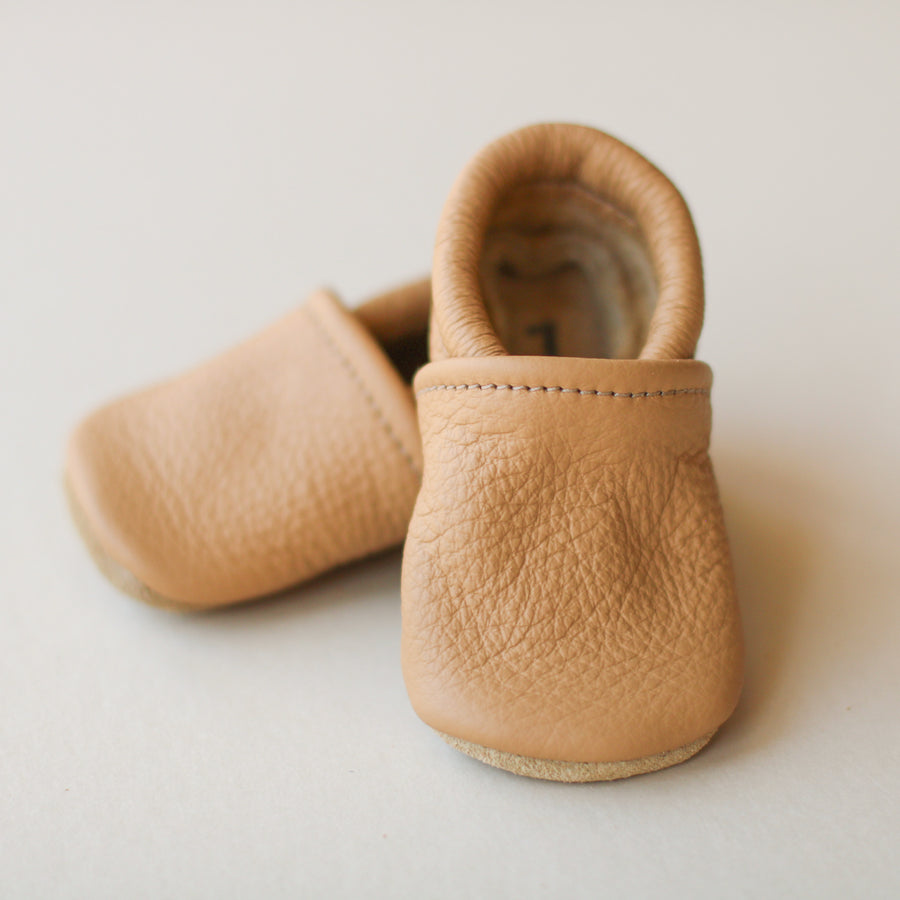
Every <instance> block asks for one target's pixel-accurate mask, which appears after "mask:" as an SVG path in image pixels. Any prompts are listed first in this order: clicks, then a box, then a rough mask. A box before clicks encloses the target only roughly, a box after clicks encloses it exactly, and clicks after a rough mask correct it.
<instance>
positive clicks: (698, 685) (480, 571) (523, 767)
mask: <svg viewBox="0 0 900 900" xmlns="http://www.w3.org/2000/svg"><path fill="white" fill-rule="evenodd" d="M433 295H434V296H433V313H432V338H431V343H432V356H433V359H434V360H435V361H434V362H432V363H430V364H429V365H427V366H426V367H425V368H423V369H422V370H420V372H419V373H418V375H417V376H416V379H415V384H414V387H415V391H416V395H417V399H418V414H419V426H420V430H421V434H422V442H423V447H424V460H425V461H424V480H423V483H422V489H421V492H420V494H419V498H418V500H417V502H416V507H415V510H414V513H413V518H412V522H411V525H410V530H409V536H408V539H407V544H406V550H405V554H404V562H403V667H404V676H405V678H406V684H407V687H408V690H409V695H410V698H411V700H412V703H413V706H414V708H415V710H416V712H417V713H418V714H419V716H420V717H421V718H422V719H424V721H425V722H427V723H428V724H429V725H431V726H432V727H433V728H435V729H436V730H437V731H439V732H440V733H441V734H442V736H444V737H445V738H446V740H447V741H449V743H451V744H452V745H453V746H454V747H457V748H458V749H460V750H462V751H463V752H465V753H468V754H470V755H471V756H474V757H476V758H478V759H480V760H483V761H484V762H487V763H490V764H491V765H494V766H498V767H500V768H503V769H508V770H510V771H512V772H517V773H520V774H523V775H529V776H533V777H538V778H548V779H554V780H559V781H594V780H605V779H612V778H622V777H626V776H629V775H635V774H638V773H641V772H649V771H653V770H655V769H660V768H663V767H664V766H669V765H672V764H673V763H677V762H680V761H681V760H684V759H687V758H688V757H690V756H691V755H693V754H694V753H696V752H697V751H698V750H699V749H700V748H701V747H703V745H704V744H705V743H706V742H707V741H708V740H709V739H710V737H711V736H712V734H713V732H715V731H716V729H717V728H718V727H719V726H720V725H721V724H722V722H723V721H724V720H725V719H726V718H727V717H728V716H729V714H730V713H731V711H732V709H733V708H734V706H735V703H736V702H737V699H738V694H739V692H740V686H741V669H742V640H741V629H740V622H739V618H738V609H737V605H736V602H735V590H734V580H733V575H732V568H731V562H730V558H729V548H728V540H727V536H726V534H725V527H724V524H723V520H722V511H721V508H720V505H719V498H718V491H717V487H716V482H715V479H714V477H713V471H712V468H711V465H710V460H709V456H708V454H707V449H708V443H709V431H710V396H709V393H710V384H711V380H712V377H711V373H710V370H709V368H708V367H707V366H706V365H705V364H703V363H702V362H697V361H694V360H693V359H692V356H693V354H694V348H695V345H696V342H697V337H698V335H699V332H700V326H701V321H702V317H703V281H702V272H701V264H700V251H699V248H698V244H697V237H696V234H695V232H694V227H693V224H692V222H691V217H690V214H689V212H688V209H687V207H686V206H685V203H684V201H683V200H682V198H681V196H680V195H679V193H678V191H677V190H676V189H675V187H674V186H673V185H672V184H671V183H670V182H669V181H668V179H667V178H666V177H665V176H664V175H663V174H662V173H661V172H659V171H658V170H657V169H656V168H654V167H653V166H652V165H651V164H650V163H649V162H647V161H646V160H645V159H643V158H642V157H641V156H640V155H639V154H638V153H636V152H635V151H634V150H632V149H630V148H629V147H626V146H625V145H623V144H621V143H619V142H618V141H616V140H615V139H613V138H611V137H609V136H608V135H605V134H602V133H600V132H597V131H594V130H592V129H588V128H583V127H578V126H573V125H539V126H535V127H532V128H526V129H524V130H522V131H518V132H515V133H513V134H511V135H509V136H507V137H505V138H503V139H501V140H499V141H497V142H495V143H494V144H491V145H490V146H489V147H487V149H485V150H484V151H483V152H481V153H480V154H478V155H477V156H476V157H475V159H474V160H473V161H472V162H471V164H470V165H469V166H468V167H467V168H466V169H465V171H464V172H463V173H462V175H461V177H460V178H459V179H458V180H457V182H456V184H455V186H454V188H453V190H452V192H451V194H450V198H449V200H448V201H447V204H446V206H445V208H444V213H443V218H442V221H441V224H440V228H439V231H438V238H437V248H436V252H435V268H434V279H433Z"/></svg>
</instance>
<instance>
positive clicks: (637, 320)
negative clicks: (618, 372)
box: [479, 182, 658, 359]
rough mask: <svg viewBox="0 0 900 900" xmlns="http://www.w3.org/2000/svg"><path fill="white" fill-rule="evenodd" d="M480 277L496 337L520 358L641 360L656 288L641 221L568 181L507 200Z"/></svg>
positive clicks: (527, 189)
mask: <svg viewBox="0 0 900 900" xmlns="http://www.w3.org/2000/svg"><path fill="white" fill-rule="evenodd" d="M479 274H480V280H481V287H482V292H483V296H484V298H485V305H486V307H487V310H488V315H489V316H490V318H491V321H492V323H493V326H494V329H495V331H496V333H497V336H498V338H499V339H500V341H501V342H502V343H503V345H504V347H505V348H506V350H507V351H508V352H509V353H511V354H514V355H526V356H574V357H594V358H597V357H599V358H608V359H629V358H633V357H637V356H638V355H639V353H640V351H641V348H642V347H643V345H644V343H645V341H646V338H647V331H648V328H649V325H650V317H651V316H652V314H653V310H654V308H655V306H656V300H657V293H658V291H657V285H656V280H655V277H654V273H653V266H652V264H651V261H650V254H649V251H648V249H647V247H646V244H645V242H644V240H643V238H642V236H641V234H640V231H639V230H638V228H637V227H636V225H635V224H634V223H633V222H632V221H631V219H629V218H628V217H627V216H625V215H624V214H623V213H621V212H619V211H618V210H616V209H615V208H614V207H613V206H611V205H610V204H609V203H607V202H606V201H605V200H603V199H602V198H600V197H599V196H597V195H596V194H593V193H591V192H590V191H588V190H586V189H585V188H583V187H581V186H579V185H576V184H571V183H566V182H537V183H532V184H525V185H521V186H519V187H518V188H515V189H514V190H513V191H511V192H510V193H509V194H507V195H506V197H504V198H503V200H502V201H501V202H500V203H499V204H498V206H497V209H496V210H495V211H494V214H493V216H492V219H491V222H490V223H489V226H488V229H487V232H486V235H485V241H484V249H483V253H482V258H481V269H480V273H479Z"/></svg>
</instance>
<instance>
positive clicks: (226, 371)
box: [66, 282, 431, 609]
mask: <svg viewBox="0 0 900 900" xmlns="http://www.w3.org/2000/svg"><path fill="white" fill-rule="evenodd" d="M430 291H431V288H430V284H429V283H428V282H421V283H417V284H413V285H409V286H407V287H406V288H403V289H400V290H397V291H393V292H391V293H388V294H385V295H383V296H380V297H378V298H376V299H374V300H372V301H370V302H369V303H367V304H365V305H363V306H362V307H360V308H359V309H357V310H355V311H353V312H351V311H349V310H347V309H346V308H345V307H343V306H342V305H341V303H340V302H339V301H338V300H337V298H336V297H335V296H333V295H332V294H330V293H327V292H325V291H322V292H319V293H316V294H314V295H313V296H312V297H311V298H310V299H309V300H308V302H307V303H306V304H305V305H304V306H302V307H301V308H300V309H298V310H296V311H295V312H293V313H291V314H290V315H288V316H287V317H286V318H284V319H282V320H281V321H280V322H278V323H276V324H275V325H273V326H272V327H270V328H269V329H268V330H266V331H264V332H263V333H262V334H260V335H258V336H257V337H255V338H254V339H252V340H250V341H249V342H247V343H245V344H243V345H241V346H239V347H236V348H235V349H233V350H231V351H229V352H227V353H225V354H223V355H222V356H220V357H218V358H216V359H214V360H212V361H211V362H208V363H207V364H206V365H203V366H201V367H200V368H198V369H195V370H194V371H192V372H189V373H187V374H185V375H183V376H181V377H180V378H176V379H174V380H173V381H169V382H167V383H165V384H161V385H159V386H157V387H153V388H150V389H149V390H145V391H142V392H140V393H137V394H134V395H132V396H129V397H125V398H124V399H121V400H119V401H117V402H115V403H112V404H111V405H109V406H106V407H104V408H103V409H100V410H99V411H97V412H95V413H94V414H93V415H91V416H90V417H89V418H88V419H87V420H86V421H84V422H83V423H82V424H81V425H80V426H79V427H78V428H77V429H76V431H75V432H74V434H73V436H72V438H71V441H70V444H69V448H68V455H67V460H66V483H67V488H68V494H69V499H70V503H71V508H72V511H73V514H74V518H75V520H76V522H77V524H78V525H79V528H80V530H81V533H82V535H83V537H84V539H85V541H86V543H87V545H88V547H89V548H90V550H91V552H92V553H93V555H94V557H95V559H96V561H97V562H98V564H99V566H100V568H101V569H102V570H103V572H104V573H105V574H106V575H107V576H108V577H109V578H110V579H111V580H112V581H113V582H114V583H115V584H116V585H117V586H118V587H120V588H122V589H123V590H125V591H127V592H128V593H130V594H133V595H135V596H136V597H139V598H140V599H142V600H146V601H147V602H149V603H153V604H156V605H159V606H165V607H170V608H179V609H201V608H208V607H214V606H222V605H224V604H229V603H236V602H238V601H241V600H248V599H251V598H255V597H260V596H262V595H265V594H270V593H273V592H276V591H280V590H282V589H284V588H287V587H290V586H292V585H295V584H298V583H299V582H301V581H304V580H306V579H308V578H312V577H313V576H315V575H318V574H319V573H322V572H324V571H326V570H327V569H331V568H332V567H334V566H338V565H341V564H342V563H346V562H349V561H351V560H355V559H358V558H360V557H363V556H366V555H369V554H372V553H376V552H378V551H380V550H384V549H386V548H388V547H391V546H394V545H396V544H399V543H400V542H401V541H402V540H403V537H404V534H405V532H406V526H407V524H408V522H409V516H410V513H411V511H412V507H413V503H414V501H415V496H416V491H417V490H418V487H419V478H420V469H421V451H420V445H419V437H418V429H417V427H416V421H415V407H414V402H413V396H412V389H411V384H410V382H411V378H412V373H413V372H414V371H415V369H416V368H417V367H418V365H420V364H421V362H423V361H424V357H425V352H426V337H425V335H426V329H427V318H428V303H429V299H430Z"/></svg>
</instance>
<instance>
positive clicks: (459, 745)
mask: <svg viewBox="0 0 900 900" xmlns="http://www.w3.org/2000/svg"><path fill="white" fill-rule="evenodd" d="M437 733H438V734H439V735H440V736H441V737H442V738H443V739H444V740H445V741H446V742H447V743H448V744H449V745H450V746H451V747H453V748H454V749H456V750H459V751H460V752H462V753H465V754H466V755H467V756H471V757H472V758H473V759H477V760H479V761H480V762H483V763H487V764H488V765H489V766H493V767H494V768H496V769H504V770H505V771H507V772H512V773H514V774H515V775H524V776H525V777H526V778H541V779H543V780H544V781H564V782H567V783H570V784H573V783H580V782H588V781H617V780H618V779H620V778H631V777H632V776H633V775H644V774H646V773H648V772H658V771H659V770H660V769H666V768H668V767H669V766H674V765H677V764H678V763H680V762H684V761H685V760H686V759H690V758H691V757H692V756H694V754H696V753H699V752H700V751H701V750H702V749H703V748H704V747H705V746H706V745H707V744H708V743H709V741H710V739H711V738H712V736H713V735H714V734H715V732H714V731H711V732H710V733H709V734H707V735H704V736H703V737H702V738H698V739H697V740H696V741H694V742H693V743H690V744H685V745H684V746H683V747H678V748H677V749H675V750H666V751H665V752H663V753H656V754H654V755H653V756H644V757H641V758H640V759H628V760H623V761H622V762H565V761H563V760H555V759H536V758H534V757H531V756H519V755H518V754H517V753H508V752H506V751H504V750H494V749H493V748H491V747H482V746H481V744H474V743H472V742H471V741H464V740H463V739H462V738H457V737H453V735H450V734H444V733H443V732H442V731H438V732H437Z"/></svg>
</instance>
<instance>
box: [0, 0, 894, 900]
mask: <svg viewBox="0 0 900 900" xmlns="http://www.w3.org/2000/svg"><path fill="white" fill-rule="evenodd" d="M898 43H900V7H898V6H897V5H896V4H894V3H889V2H885V3H874V2H860V3H854V4H850V3H844V2H837V0H834V2H825V0H820V2H797V3H792V4H784V3H765V2H764V3H760V4H750V5H748V4H726V3H712V2H710V3H691V2H687V3H678V4H674V3H662V2H660V3H633V4H632V3H629V4H624V3H619V4H612V3H587V2H584V3H576V2H572V0H558V2H554V3H542V4H530V3H523V2H518V3H508V2H494V3H490V2H480V3H474V2H469V0H462V2H457V3H454V4H443V5H437V4H433V5H429V4H423V3H412V2H399V0H395V2H383V3H370V4H364V3H358V4H348V3H329V4H323V3H310V2H294V3H288V2H284V3H271V2H270V3H251V2H233V0H226V2H217V3H213V2H206V3H202V2H188V3H184V2H178V3H176V2H173V0H157V2H155V3H153V4H123V3H112V2H110V3H105V4H103V3H97V2H92V0H86V2H83V3H78V4H70V3H62V2H57V3H41V2H30V0H29V2H25V0H0V895H2V896H3V897H4V898H31V897H41V898H55V897H67V898H68V897H91V898H107V897H108V898H121V897H129V898H143V897H147V898H151V897H152V898H160V897H178V898H205V897H215V898H232V897H234V898H238V897H248V896H253V897H273V898H279V897H326V898H329V897H360V896H367V897H381V896H384V897H388V896H390V897H418V898H422V897H434V898H443V897H454V898H456V897H491V898H495V897H496V898H501V897H515V898H517V900H523V898H530V897H569V898H581V897H585V898H587V897H591V898H594V897H598V896H616V897H659V896H667V897H688V896H689V897H692V898H698V897H710V898H712V897H722V896H730V897H787V896H790V897H819V898H821V897H848V896H865V897H869V898H878V897H884V898H888V897H896V896H898V894H900V867H898V864H897V861H896V850H897V842H898V834H900V801H898V797H900V552H898V542H900V474H898V456H900V389H898V383H900V354H898V353H897V340H898V331H900V313H898V309H900V301H898V284H900V254H898V251H897V244H898V238H900V183H898V177H897V174H896V166H897V159H898V156H900V124H898V116H897V108H898V91H897V87H898V83H900V63H898V55H897V47H898ZM547 119H557V120H575V121H580V122H585V123H587V124H592V125H596V126H599V127H601V128H604V129H607V130H609V131H611V132H612V133H614V134H616V135H618V136H620V137H622V138H623V139H625V140H626V141H628V142H630V143H632V144H634V145H635V146H636V147H637V148H638V149H640V150H642V151H643V152H644V153H646V154H647V155H648V156H649V157H650V158H651V159H652V160H654V161H655V162H657V163H658V164H659V165H660V166H661V167H662V168H663V169H664V170H665V171H666V172H667V173H668V174H669V175H670V176H671V177H672V178H673V179H674V180H675V182H676V183H677V184H678V185H679V186H680V187H681V188H682V189H683V191H684V193H685V194H686V196H687V198H688V201H689V203H690V205H691V207H692V209H693V211H694V214H695V217H696V220H697V223H698V226H699V230H700V235H701V241H702V244H703V248H704V252H705V258H706V266H707V274H708V316H707V325H706V329H705V332H704V336H703V339H702V342H701V352H700V355H701V357H702V358H704V359H705V360H707V361H708V362H710V363H711V364H712V366H713V368H714V370H715V373H716V386H715V389H714V409H715V416H716V424H715V429H714V433H715V437H714V455H715V460H716V463H717V467H718V471H719V475H720V479H721V484H722V491H723V496H724V499H725V503H726V506H727V514H728V519H729V525H730V529H731V532H732V536H733V542H734V554H735V559H736V563H737V568H738V573H739V581H740V593H741V601H742V606H743V610H744V616H745V621H746V631H747V639H748V655H749V660H748V672H747V686H746V691H745V695H744V698H743V701H742V703H741V705H740V707H739V710H738V712H737V714H736V715H735V717H734V718H733V720H732V721H731V722H730V723H729V724H728V726H727V727H726V728H725V729H724V730H723V731H722V733H721V734H720V735H719V737H718V738H717V740H716V741H715V742H714V743H713V744H711V745H710V747H709V748H708V749H707V750H706V751H704V752H703V753H702V754H701V755H700V756H698V757H697V758H696V759H695V760H694V761H692V762H690V763H688V764H686V765H684V766H680V767H677V768H675V769H671V770H669V771H667V772H664V773H661V774H657V775H651V776H647V777H642V778H638V779H634V780H632V781H627V782H621V783H616V784H607V785H593V786H586V787H571V786H563V785H554V784H546V783H539V782H533V781H527V780H522V779H518V778H515V777H513V776H510V775H507V774H505V773H499V772H495V771H493V770H491V769H489V768H487V767H484V766H482V765H480V764H478V763H476V762H474V761H472V760H469V759H467V758H465V757H463V756H462V755H460V754H458V753H455V752H454V751H452V750H451V749H449V748H448V747H446V746H445V745H444V744H443V743H442V742H441V741H440V740H439V739H438V738H436V737H435V736H434V735H433V734H432V733H431V732H430V731H429V730H428V729H427V728H426V727H425V726H423V725H421V724H420V723H419V722H418V720H417V719H416V718H415V717H414V715H413V713H412V712H411V710H410V708H409V706H408V703H407V700H406V697H405V692H404V688H403V683H402V679H401V675H400V669H399V659H398V645H399V624H400V614H399V554H392V555H389V556H386V557H383V558H381V559H378V560H376V561H373V562H369V563H366V564H362V565H359V566H356V567H353V568H351V569H349V570H347V571H344V572H341V573H336V574H334V575H332V576H330V577H328V578H326V579H323V580H321V581H319V582H318V583H316V584H314V585H311V586H309V587H307V588H305V589H303V590H300V591H297V592H295V593H294V594H292V595H289V596H287V597H284V598H281V599H279V600H277V601H272V602H266V603H259V604H257V605H253V606H248V607H245V608H241V609H235V610H232V611H229V612H224V613H219V614H214V615H209V616H203V617H179V616H173V615H170V614H165V613H161V612H159V611H156V610H153V609H149V608H145V607H143V606H140V605H139V604H137V603H136V602H134V601H132V600H130V599H128V598H125V597H122V596H120V595H118V594H117V593H116V591H115V590H114V589H113V588H111V587H110V586H109V585H108V584H107V583H106V582H105V581H104V580H103V579H102V578H101V576H100V575H99V574H98V573H97V572H96V571H95V569H94V567H93V565H92V564H91V562H90V560H89V558H88V556H87V554H86V553H85V552H84V549H83V548H82V546H81V545H80V543H79V541H78V538H77V536H76V534H75V531H74V529H73V527H72V526H71V524H70V522H69V520H68V518H67V514H66V510H65V505H64V501H63V495H62V491H61V483H60V466H61V457H62V450H63V443H64V440H65V436H66V433H67V431H68V429H69V428H70V427H71V426H72V425H73V424H74V422H75V421H76V420H77V418H78V417H79V416H80V415H82V414H83V413H84V412H86V411H87V410H88V409H90V408H91V407H92V406H93V405H95V404H97V403H99V402H100V401H102V400H104V399H106V398H108V397H111V396H113V395H116V394H118V393H120V392H122V391H124V390H127V389H130V388H133V387H136V386H138V385H141V384H144V383H146V382H148V381H151V380H154V379H157V378H160V377H162V376H164V375H167V374H171V373H174V372H177V371H179V370H180V369H182V368H184V367H185V366H187V365H190V364H192V363H194V362H196V361H198V360H200V359H202V358H204V357H205V356H208V355H210V354H212V353H214V352H216V351H218V350H220V349H222V348H224V347H226V346H228V345H229V344H231V343H233V342H235V341H237V340H239V339H241V338H242V337H244V336H246V335H247V334H249V333H251V332H252V331H254V330H256V329H258V328H261V327H262V326H264V325H265V324H266V323H268V322H269V321H271V320H273V319H274V318H275V317H277V316H278V315H280V314H281V313H283V312H285V311H286V310H288V309H290V308H291V307H292V306H293V305H294V304H296V303H297V302H299V301H300V299H301V298H302V297H303V295H305V294H306V293H307V292H308V291H309V290H311V289H312V288H314V287H315V286H317V285H319V284H322V283H327V284H331V285H334V286H335V287H337V288H338V289H339V290H340V291H341V292H342V294H343V295H344V296H346V297H347V298H348V299H349V300H350V301H351V302H357V301H359V300H361V299H362V298H363V297H364V296H365V295H366V293H367V292H370V291H374V290H377V289H379V288H381V287H383V286H387V285H390V284H392V283H394V282H397V281H400V280H404V279H406V278H409V277H413V276H415V275H417V274H419V273H420V272H423V271H427V268H428V264H429V258H430V252H431V242H432V238H433V233H434V229H435V225H436V222H437V217H438V214H439V212H440V208H441V204H442V202H443V198H444V195H445V194H446V192H447V190H448V188H449V186H450V183H451V181H452V179H453V178H454V176H455V174H456V172H457V171H458V170H459V168H460V167H461V166H462V165H463V164H464V162H465V161H466V159H467V158H468V157H469V156H470V155H471V154H472V153H474V152H475V151H476V150H477V149H478V148H479V147H480V146H481V145H482V144H484V143H485V142H487V141H488V140H490V139H492V138H494V137H496V136H498V135H499V134H501V133H503V132H505V131H507V130H510V129H512V128H515V127H518V126H520V125H524V124H527V123H530V122H534V121H540V120H547Z"/></svg>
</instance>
